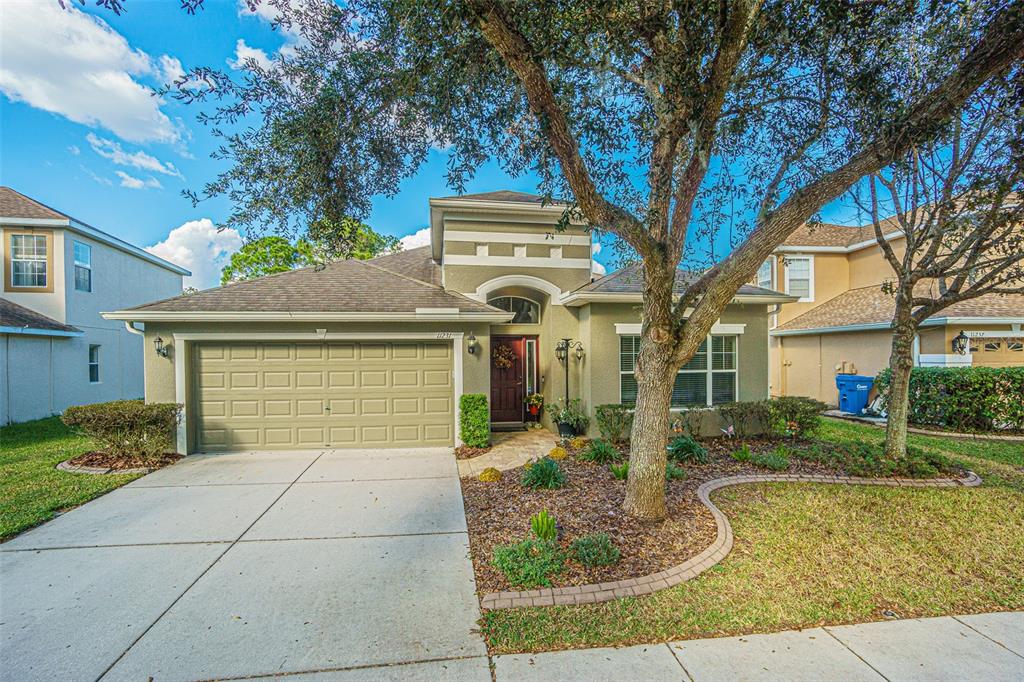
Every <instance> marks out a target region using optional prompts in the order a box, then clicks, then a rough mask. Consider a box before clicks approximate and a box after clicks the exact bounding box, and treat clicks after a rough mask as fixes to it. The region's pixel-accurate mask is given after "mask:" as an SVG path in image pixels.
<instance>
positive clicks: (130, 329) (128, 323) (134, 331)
mask: <svg viewBox="0 0 1024 682" xmlns="http://www.w3.org/2000/svg"><path fill="white" fill-rule="evenodd" d="M124 328H125V329H126V330H127V331H128V332H130V333H132V334H138V335H139V336H141V337H142V401H143V402H145V401H146V398H147V396H146V374H147V372H146V333H145V332H144V331H142V330H141V329H138V328H136V327H135V323H134V322H132V321H131V320H125V321H124ZM121 395H124V371H123V370H122V373H121Z"/></svg>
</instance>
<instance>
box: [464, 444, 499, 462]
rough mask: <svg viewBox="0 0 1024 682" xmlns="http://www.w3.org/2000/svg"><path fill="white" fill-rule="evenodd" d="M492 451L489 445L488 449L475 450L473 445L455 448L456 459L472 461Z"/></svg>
mask: <svg viewBox="0 0 1024 682" xmlns="http://www.w3.org/2000/svg"><path fill="white" fill-rule="evenodd" d="M490 451H491V446H490V445H488V446H487V447H486V448H474V447H473V446H472V445H460V446H459V447H457V448H455V459H471V458H473V457H479V456H480V455H485V454H487V453H488V452H490Z"/></svg>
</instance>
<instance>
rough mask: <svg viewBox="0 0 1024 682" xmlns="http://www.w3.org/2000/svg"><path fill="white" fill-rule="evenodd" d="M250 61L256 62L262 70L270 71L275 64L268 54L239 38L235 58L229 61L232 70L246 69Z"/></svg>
mask: <svg viewBox="0 0 1024 682" xmlns="http://www.w3.org/2000/svg"><path fill="white" fill-rule="evenodd" d="M250 59H252V60H254V61H255V62H256V64H257V65H258V66H259V67H260V68H262V69H269V68H270V67H271V66H273V62H272V61H271V59H270V57H268V56H267V53H266V52H264V51H263V50H261V49H260V48H258V47H250V46H249V45H246V43H245V40H243V39H242V38H239V39H238V42H237V43H235V58H234V59H228V65H229V66H230V67H231V68H232V69H244V68H246V64H247V63H248V61H249V60H250Z"/></svg>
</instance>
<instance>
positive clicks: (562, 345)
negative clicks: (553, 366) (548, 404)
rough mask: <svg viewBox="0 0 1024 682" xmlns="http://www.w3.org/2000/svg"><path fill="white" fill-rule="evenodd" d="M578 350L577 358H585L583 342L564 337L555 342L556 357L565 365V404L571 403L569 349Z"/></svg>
mask: <svg viewBox="0 0 1024 682" xmlns="http://www.w3.org/2000/svg"><path fill="white" fill-rule="evenodd" d="M570 350H573V351H576V359H577V360H582V359H583V342H582V341H573V340H572V339H562V340H561V341H559V342H558V343H557V344H555V357H556V358H558V361H559V362H561V363H562V364H563V365H565V404H566V405H568V404H569V351H570Z"/></svg>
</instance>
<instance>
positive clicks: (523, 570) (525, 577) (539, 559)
mask: <svg viewBox="0 0 1024 682" xmlns="http://www.w3.org/2000/svg"><path fill="white" fill-rule="evenodd" d="M492 563H493V564H494V567H495V568H496V569H498V570H499V571H501V572H502V573H503V574H504V575H505V577H506V578H507V579H508V581H509V583H511V584H512V586H513V587H518V588H528V587H548V586H550V585H551V576H552V575H557V574H558V573H561V572H562V569H563V568H565V554H563V553H562V551H561V550H560V549H559V548H558V545H556V544H555V543H553V542H543V541H541V540H534V539H532V538H530V539H527V540H523V541H522V542H517V543H515V544H513V545H499V546H498V547H495V548H494V561H493V562H492Z"/></svg>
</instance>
